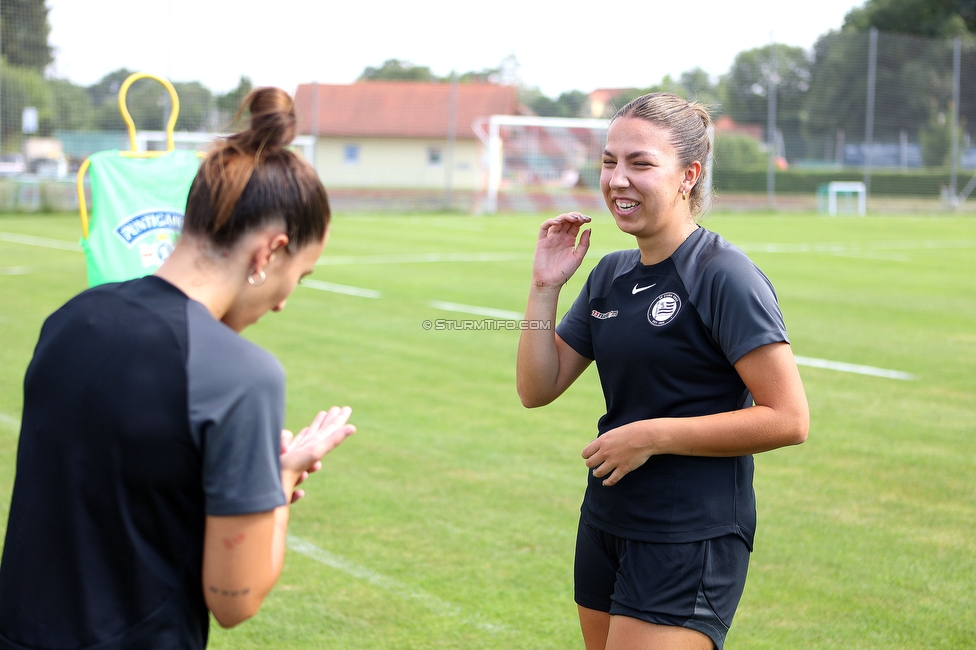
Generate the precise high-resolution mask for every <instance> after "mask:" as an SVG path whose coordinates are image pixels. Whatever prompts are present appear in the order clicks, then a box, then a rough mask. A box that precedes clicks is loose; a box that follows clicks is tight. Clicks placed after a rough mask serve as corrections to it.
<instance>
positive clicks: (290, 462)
mask: <svg viewBox="0 0 976 650" xmlns="http://www.w3.org/2000/svg"><path fill="white" fill-rule="evenodd" d="M351 414H352V409H351V408H349V407H348V406H343V407H342V408H339V407H338V406H333V407H332V408H330V409H329V410H328V411H321V412H319V414H318V415H316V416H315V419H314V420H312V423H311V424H310V425H309V426H307V427H305V428H304V429H302V430H301V431H299V432H298V435H297V436H293V435H292V433H291V432H290V431H287V430H286V431H282V432H281V475H282V476H281V478H282V483H283V484H284V486H285V488H286V491H288V488H289V487H290V488H291V490H292V491H291V494H292V502H295V501H297V500H298V499H300V498H302V497H303V496H304V494H305V493H304V491H302V490H295V489H294V488H295V487H296V486H298V485H299V484H301V483H302V481H304V480H305V479H306V478H308V475H309V474H310V473H312V472H315V471H318V470H319V469H321V467H322V457H323V456H325V455H326V454H327V453H329V452H330V451H332V450H333V449H335V448H336V447H338V446H339V444H340V443H341V442H342V441H343V440H345V439H346V438H348V437H349V436H350V435H352V434H353V433H355V431H356V427H355V426H353V425H351V424H347V423H348V421H349V416H350V415H351Z"/></svg>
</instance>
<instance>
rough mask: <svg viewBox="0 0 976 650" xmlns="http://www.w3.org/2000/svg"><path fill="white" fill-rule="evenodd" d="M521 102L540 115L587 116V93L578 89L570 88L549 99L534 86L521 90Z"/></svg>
mask: <svg viewBox="0 0 976 650" xmlns="http://www.w3.org/2000/svg"><path fill="white" fill-rule="evenodd" d="M522 103H524V104H525V105H526V106H528V107H529V108H531V109H532V111H533V112H534V113H535V114H536V115H539V116H540V117H583V116H584V115H585V116H586V117H589V115H588V114H587V111H588V103H589V95H587V94H586V93H584V92H582V91H580V90H570V91H567V92H564V93H562V94H560V95H559V97H558V98H556V99H550V98H549V97H546V96H545V95H543V94H542V93H541V92H540V91H539V89H538V88H534V89H532V90H531V91H527V92H523V94H522Z"/></svg>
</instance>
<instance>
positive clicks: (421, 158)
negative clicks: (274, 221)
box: [295, 81, 519, 191]
mask: <svg viewBox="0 0 976 650" xmlns="http://www.w3.org/2000/svg"><path fill="white" fill-rule="evenodd" d="M295 108H296V112H297V114H298V132H299V134H303V135H310V136H312V137H313V138H314V139H315V145H314V149H313V150H314V155H313V161H312V162H313V164H314V166H315V169H316V171H317V172H318V173H319V176H320V177H321V178H322V181H323V182H324V183H325V185H326V187H327V188H330V189H332V188H365V189H369V188H383V189H397V188H404V189H410V190H424V189H426V190H444V189H445V188H448V191H450V190H451V189H456V190H459V191H476V190H479V189H481V188H482V187H483V185H484V175H485V160H486V152H485V145H484V144H483V143H482V141H481V140H480V139H479V138H478V136H477V134H476V132H475V129H474V124H475V123H476V122H478V121H479V120H480V121H487V118H488V117H489V116H491V115H515V114H518V108H519V105H518V98H517V91H516V88H515V87H512V86H500V85H496V84H483V83H469V84H450V83H436V82H411V81H367V82H360V83H355V84H350V85H328V84H302V85H300V86H299V87H298V90H297V92H296V93H295Z"/></svg>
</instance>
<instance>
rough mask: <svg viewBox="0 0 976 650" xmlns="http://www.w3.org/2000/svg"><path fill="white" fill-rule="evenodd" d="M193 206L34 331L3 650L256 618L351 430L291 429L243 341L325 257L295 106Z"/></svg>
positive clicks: (205, 181) (144, 644)
mask: <svg viewBox="0 0 976 650" xmlns="http://www.w3.org/2000/svg"><path fill="white" fill-rule="evenodd" d="M244 108H247V109H248V110H249V112H250V127H249V128H247V129H245V130H244V131H242V132H241V133H238V134H236V135H233V136H231V137H229V138H227V139H226V140H225V141H223V142H221V143H219V144H218V146H217V147H216V149H215V150H214V151H212V152H211V153H210V154H209V155H208V156H207V158H206V160H205V161H204V162H203V164H202V166H201V168H200V171H199V173H198V174H197V176H196V179H195V180H194V182H193V185H192V187H191V189H190V194H189V197H188V200H187V207H186V217H185V222H184V229H183V235H182V237H181V238H180V240H179V242H178V244H177V246H176V248H175V250H174V251H173V254H172V255H171V256H170V257H169V259H168V260H167V261H166V262H165V263H164V264H163V266H162V267H161V268H160V269H159V270H158V271H157V272H156V274H155V275H152V276H147V277H144V278H140V279H137V280H131V281H129V282H123V283H118V284H108V285H102V286H98V287H95V288H93V289H90V290H88V291H85V292H84V293H82V294H80V295H78V296H76V297H75V298H73V299H72V300H70V301H69V302H68V303H67V304H66V305H64V306H63V307H62V308H61V309H59V310H58V311H57V312H55V313H54V314H53V315H52V316H50V317H49V318H48V319H47V321H46V322H45V324H44V327H43V328H42V330H41V334H40V339H39V341H38V344H37V347H36V349H35V352H34V357H33V360H32V361H31V363H30V366H29V367H28V369H27V374H26V377H25V380H24V412H23V419H22V428H21V435H20V446H19V449H18V456H17V475H16V479H15V483H14V491H13V498H12V502H11V508H10V517H9V521H8V526H7V532H6V543H5V546H4V549H3V561H2V564H0V648H17V649H20V648H88V647H97V648H99V649H105V650H108V649H114V648H119V649H121V648H143V649H146V648H149V649H151V648H203V647H205V646H206V644H207V637H208V628H209V614H210V613H213V615H214V617H215V618H216V619H217V621H218V623H220V624H221V625H222V626H225V627H230V626H233V625H236V624H237V623H240V622H241V621H243V620H245V619H247V618H249V617H250V616H252V615H254V614H255V613H256V612H257V610H258V608H259V607H260V606H261V603H262V601H263V599H264V597H265V596H266V595H267V594H268V592H269V591H270V590H271V588H272V586H273V585H274V583H275V582H276V581H277V579H278V576H279V574H280V573H281V569H282V565H283V562H284V554H285V536H286V532H287V527H288V514H289V504H291V503H293V502H294V501H296V500H297V499H299V498H301V496H303V492H302V490H300V489H298V487H297V486H298V485H299V484H301V483H302V481H303V480H304V479H305V478H306V477H307V476H308V474H309V473H310V472H314V471H316V470H317V469H319V468H320V467H321V462H320V461H321V459H322V457H323V456H324V455H325V454H326V453H328V452H329V451H330V450H332V449H333V448H334V447H335V446H336V445H338V444H339V443H340V442H342V440H344V439H345V438H346V437H347V436H348V435H350V434H351V433H352V432H353V431H354V430H355V429H354V427H353V426H352V425H350V424H348V419H349V414H350V409H349V408H348V407H343V408H339V407H332V408H331V409H329V410H328V411H323V412H321V413H319V414H318V416H316V417H315V419H314V421H313V422H312V423H311V424H310V425H309V426H308V427H306V428H305V429H303V430H302V431H301V432H300V433H299V434H298V435H297V436H293V435H292V434H291V433H290V432H288V431H283V430H282V427H283V424H284V417H285V376H284V372H283V370H282V368H281V366H280V364H279V363H278V361H277V360H276V359H275V358H274V357H273V356H272V355H271V354H270V353H268V352H267V351H265V350H263V349H261V348H259V347H258V346H256V345H254V344H253V343H251V342H249V341H247V340H246V339H244V338H242V337H241V336H240V335H239V333H240V332H241V331H242V330H243V329H244V328H246V327H247V326H248V325H250V324H252V323H254V322H255V321H257V320H258V319H259V318H260V317H261V316H263V315H264V314H266V313H267V312H269V311H280V310H281V309H283V308H284V306H285V301H286V300H287V299H288V296H289V295H290V294H291V292H292V291H293V290H294V289H295V286H296V285H297V284H298V281H299V280H300V279H301V278H302V277H303V276H305V275H308V274H309V273H311V272H312V270H313V269H314V266H315V262H316V261H317V260H318V259H319V256H320V255H321V253H322V249H323V248H324V246H325V242H326V238H327V235H328V226H329V217H330V211H329V202H328V198H327V196H326V192H325V188H324V187H323V186H322V183H321V182H320V181H319V179H318V177H317V176H316V174H315V171H314V170H313V169H312V168H311V166H310V165H309V164H308V163H306V162H305V161H303V160H301V159H300V158H299V157H297V156H296V155H295V154H294V153H292V152H291V151H289V150H288V149H286V146H287V145H288V144H289V143H290V142H291V140H292V138H293V137H294V135H295V122H296V120H295V110H294V106H293V103H292V100H291V98H290V97H289V96H288V94H287V93H285V92H284V91H282V90H279V89H277V88H261V89H258V90H255V91H254V92H252V93H251V94H250V95H249V96H248V97H247V99H245V101H244V107H242V111H243V110H244Z"/></svg>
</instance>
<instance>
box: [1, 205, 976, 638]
mask: <svg viewBox="0 0 976 650" xmlns="http://www.w3.org/2000/svg"><path fill="white" fill-rule="evenodd" d="M542 219H543V217H540V216H505V217H451V216H422V215H401V216H395V217H394V216H381V215H369V216H367V215H364V216H343V215H340V216H339V217H337V218H336V220H335V224H334V228H333V233H332V238H331V242H330V245H329V247H328V249H327V250H326V255H325V258H324V259H323V261H322V262H323V263H322V264H321V265H320V266H319V267H318V270H317V271H316V273H315V274H314V275H313V276H312V280H313V282H310V283H309V284H308V285H307V286H305V287H299V288H298V289H297V290H296V292H295V294H294V295H293V297H292V298H291V300H290V301H289V303H288V307H287V309H286V310H285V311H284V312H283V313H281V314H272V315H269V316H267V317H265V319H264V320H263V321H261V322H260V323H259V324H258V325H256V326H254V327H253V328H251V329H250V330H248V331H247V333H246V335H247V336H248V337H249V338H251V339H252V340H254V341H256V342H258V343H259V344H261V345H262V346H265V347H266V348H268V349H269V350H271V351H272V352H274V353H275V354H276V355H277V356H278V358H279V359H280V360H281V362H282V363H283V365H284V366H285V368H286V370H287V373H288V381H289V384H288V425H289V427H290V428H293V429H295V430H297V429H298V428H300V427H301V426H302V425H303V423H305V422H306V421H307V420H309V419H310V418H311V417H312V416H313V415H314V413H315V411H316V410H317V409H319V408H321V407H327V406H330V405H332V404H349V405H351V406H352V407H353V409H354V414H353V416H354V417H353V420H354V422H355V424H356V425H357V426H358V428H359V432H358V433H357V434H356V435H355V436H353V437H352V438H350V439H349V440H348V441H347V442H346V443H345V444H344V445H343V446H342V447H340V448H339V449H338V450H336V451H335V452H334V453H333V454H332V455H330V456H329V457H328V458H327V459H326V463H325V465H326V466H325V469H324V470H323V471H322V472H321V473H320V474H319V475H317V476H315V477H313V479H312V480H310V482H309V484H308V494H309V496H308V497H307V498H306V499H305V500H304V501H303V502H301V503H300V504H299V505H298V506H296V507H295V509H294V511H293V518H292V525H291V535H292V538H291V540H290V547H291V550H290V552H289V555H288V559H287V562H286V567H285V571H284V574H283V575H282V578H281V581H280V582H279V584H278V586H277V588H276V589H275V591H274V592H273V593H272V594H271V596H270V597H269V598H268V600H267V601H266V603H265V606H264V608H263V609H262V611H261V613H260V614H259V615H258V616H257V617H256V618H255V619H254V620H252V621H249V622H247V623H245V624H243V625H242V626H240V627H239V628H238V629H235V630H230V631H223V630H219V629H215V630H214V633H213V636H212V643H211V647H214V648H267V647H276V648H465V649H466V648H498V649H520V648H554V649H555V648H560V649H563V648H582V641H581V639H580V635H579V631H578V624H577V621H576V615H575V605H574V604H573V601H572V575H571V574H572V554H573V544H574V536H575V530H576V521H577V517H578V508H579V503H580V500H581V497H582V493H583V488H584V485H585V467H584V465H583V462H582V459H581V458H580V451H581V450H582V448H583V447H584V446H585V445H586V444H587V443H588V442H589V441H590V440H591V438H592V437H593V436H594V434H595V430H596V420H597V418H598V417H599V416H600V415H601V414H602V412H603V411H602V396H601V393H600V390H599V385H598V382H597V378H596V373H595V370H594V369H592V368H591V369H590V370H589V371H587V373H586V374H584V376H583V377H582V378H581V379H580V380H579V381H578V382H577V383H576V384H575V385H574V386H572V387H571V388H570V390H569V391H568V392H567V394H565V395H563V396H562V397H561V398H560V399H559V400H557V401H556V402H555V403H554V404H553V405H551V406H548V407H545V408H542V409H538V410H533V411H527V410H525V409H523V408H522V406H521V405H520V403H519V401H518V397H517V396H516V393H515V387H514V367H515V351H516V342H517V338H518V333H517V332H516V331H512V330H506V329H504V328H503V326H499V328H498V329H481V330H460V329H450V328H452V327H463V326H464V324H463V323H462V320H463V319H471V320H472V321H473V322H475V323H483V322H485V320H486V319H487V318H488V317H486V316H484V315H471V314H464V313H461V312H452V311H445V310H443V309H439V308H436V307H435V306H432V301H439V303H438V304H440V303H456V304H460V305H468V306H474V307H479V308H491V309H495V310H502V311H503V312H520V311H521V310H522V309H523V308H524V300H525V296H526V291H527V283H528V279H529V268H530V258H531V253H532V248H533V244H534V240H535V236H536V232H537V228H538V224H539V223H540V222H541V220H542ZM705 225H706V226H707V227H709V228H711V229H713V230H716V231H718V232H720V233H722V234H723V235H724V236H725V237H726V238H728V239H729V240H731V241H732V242H734V243H736V244H739V245H740V246H742V247H743V248H744V249H745V250H746V251H747V252H748V253H749V254H750V256H751V257H752V258H753V259H754V260H755V261H756V262H757V264H759V266H760V267H761V268H762V269H763V270H764V271H765V272H766V274H767V275H768V276H769V277H770V279H771V280H772V281H773V283H774V285H775V286H776V289H777V292H778V294H779V298H780V301H781V305H782V308H783V311H784V313H785V316H786V320H787V326H788V328H789V331H790V334H791V338H792V342H793V347H794V352H795V353H796V354H797V355H800V356H802V357H806V358H811V359H821V360H828V361H833V362H843V363H848V364H857V365H862V366H871V367H875V368H881V369H887V370H896V371H900V372H903V373H910V374H911V375H913V376H914V379H911V380H899V379H891V378H885V377H877V376H870V375H864V374H856V373H851V372H844V371H838V370H832V369H826V368H816V367H809V366H803V367H801V374H802V376H803V380H804V384H805V386H806V390H807V395H808V398H809V400H810V406H811V418H812V422H811V430H810V437H809V440H808V442H807V443H806V444H804V445H803V446H801V447H797V448H789V449H783V450H778V451H775V452H771V453H768V454H764V455H761V456H759V457H757V471H756V491H757V497H758V503H759V531H758V536H757V543H756V550H755V553H754V555H753V559H752V566H751V571H750V576H749V581H748V583H747V585H746V591H745V595H744V597H743V601H742V604H741V606H740V609H739V613H738V615H737V617H736V620H735V623H734V625H733V627H732V631H731V633H730V635H729V639H728V645H727V648H730V649H736V650H740V649H742V650H744V649H759V648H769V649H773V648H775V649H805V648H811V649H812V648H817V649H820V648H831V649H832V648H845V649H853V648H863V649H868V648H870V649H888V648H913V649H914V648H953V649H956V648H976V596H974V592H976V279H974V275H976V273H974V271H976V261H974V260H976V219H974V218H972V217H917V216H913V217H868V218H834V219H831V218H823V217H814V216H809V215H795V216H788V217H787V216H741V215H737V216H723V215H717V216H713V217H710V218H708V219H706V221H705ZM593 231H594V234H593V245H592V250H591V251H590V255H589V256H588V259H587V260H586V262H585V264H584V268H583V269H581V271H580V272H579V273H578V274H577V276H576V277H574V278H573V279H572V281H571V282H570V284H569V285H568V286H567V288H566V289H565V290H564V294H563V298H562V304H561V308H562V309H565V308H567V307H568V306H569V304H570V301H571V300H572V298H574V297H575V295H576V292H577V291H578V290H579V287H580V285H581V283H582V281H583V279H584V278H585V275H586V273H585V272H586V271H587V270H588V269H589V268H590V267H591V266H592V265H593V263H595V261H596V260H597V259H598V257H599V255H600V254H602V253H604V252H607V251H610V250H613V249H617V248H622V247H631V246H632V242H631V241H628V239H627V238H626V237H625V236H623V235H621V234H620V233H619V232H617V231H616V229H615V227H614V225H613V223H612V221H611V220H610V219H609V217H598V218H596V220H595V222H594V225H593ZM78 234H79V227H78V224H77V221H76V219H75V217H73V216H18V215H8V216H0V332H2V341H3V343H2V345H0V517H2V518H0V522H3V521H5V519H6V511H7V507H8V504H9V497H10V490H11V486H12V481H13V475H14V458H15V449H16V442H17V430H16V426H17V422H18V420H19V415H20V407H21V399H22V396H21V382H22V379H23V374H24V370H25V368H26V366H27V363H28V362H29V360H30V357H31V353H32V349H33V345H34V343H35V342H36V338H37V333H38V330H39V328H40V325H41V323H42V322H43V319H44V318H45V317H46V316H47V315H48V314H49V313H50V312H51V311H53V310H54V309H55V308H56V307H58V306H59V305H60V304H61V303H63V302H64V301H65V300H66V299H68V298H69V297H70V296H72V295H73V294H75V293H76V292H78V291H80V290H81V289H83V288H84V286H85V279H84V277H85V276H84V259H83V256H82V255H81V253H80V252H77V251H72V250H69V249H70V244H69V245H68V246H67V247H65V248H54V247H52V246H56V245H57V244H56V243H52V242H72V241H77V238H78ZM24 236H27V237H28V238H27V239H25V237H24ZM320 283H331V284H325V285H323V284H320ZM332 285H341V286H342V287H353V288H356V289H365V290H369V291H368V292H360V293H366V294H367V295H368V296H369V297H367V296H364V295H351V294H350V293H336V292H335V291H328V290H323V288H331V289H335V288H336V287H334V286H332ZM340 289H341V287H340ZM370 292H372V293H370ZM441 306H443V304H441ZM500 316H504V314H501V315H500ZM500 316H496V318H500ZM438 319H440V323H439V327H438ZM424 321H431V322H432V323H434V326H433V327H432V328H431V329H429V330H428V329H425V328H424ZM491 322H492V323H504V322H505V321H504V320H493V321H491Z"/></svg>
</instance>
